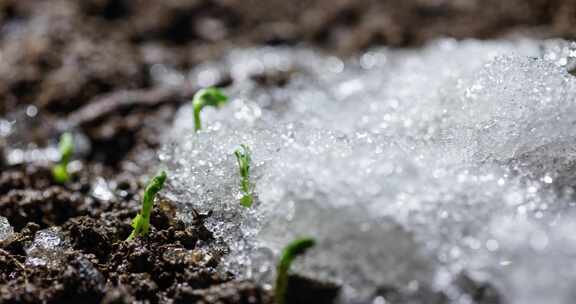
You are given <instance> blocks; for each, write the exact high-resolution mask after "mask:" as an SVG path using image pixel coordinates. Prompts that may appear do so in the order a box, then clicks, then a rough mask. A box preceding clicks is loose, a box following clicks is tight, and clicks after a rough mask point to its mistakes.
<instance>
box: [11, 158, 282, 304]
mask: <svg viewBox="0 0 576 304" xmlns="http://www.w3.org/2000/svg"><path fill="white" fill-rule="evenodd" d="M49 173H50V171H49V169H48V168H46V167H36V166H26V167H16V168H9V169H7V170H5V171H3V172H2V173H1V175H0V193H1V200H0V214H2V215H5V216H7V217H8V218H9V220H10V222H11V223H12V224H13V226H14V228H15V231H16V232H15V233H14V234H13V235H12V236H11V237H10V238H8V239H7V240H5V241H3V242H0V264H1V265H2V267H0V302H2V303H39V302H42V303H65V302H66V303H73V302H76V301H82V302H89V303H131V302H133V301H140V300H141V301H150V302H152V303H187V302H190V301H193V302H195V303H270V301H271V297H270V294H269V293H268V292H267V291H265V290H263V289H262V288H260V287H259V286H257V285H255V284H254V283H252V282H247V281H236V280H234V277H233V276H232V275H231V274H228V273H222V272H220V271H217V269H216V267H217V266H218V263H219V261H220V257H221V256H222V255H223V253H224V252H225V250H226V248H220V247H218V246H215V245H214V242H213V236H212V233H211V232H210V231H208V230H207V229H206V228H205V227H204V225H203V222H204V219H205V217H206V216H207V215H203V214H199V213H195V215H196V217H195V219H194V221H193V222H192V223H191V224H189V225H185V224H184V223H182V222H181V221H178V220H177V219H176V217H175V210H174V208H173V207H172V204H171V202H170V201H167V200H166V199H160V200H159V202H158V205H159V206H158V207H157V208H155V209H154V212H153V214H152V218H151V224H152V231H151V233H150V235H149V236H148V237H143V238H137V239H135V240H134V241H131V242H125V241H124V240H125V239H126V237H127V236H128V235H129V233H130V231H131V227H130V221H131V218H132V217H134V215H135V214H136V212H137V211H138V208H139V202H138V200H139V195H138V192H139V191H141V188H142V187H141V185H137V184H130V183H126V182H125V181H122V180H115V179H113V178H111V181H114V183H115V184H117V187H116V189H113V191H115V192H117V193H120V192H122V193H123V194H121V195H120V194H118V196H117V197H119V198H120V199H118V198H115V199H114V200H112V201H100V200H98V199H97V198H95V197H92V196H91V195H90V194H89V193H90V190H91V187H92V177H91V176H90V175H88V174H86V173H82V174H83V175H82V176H77V177H76V179H75V180H74V181H73V182H71V183H70V184H69V185H66V186H62V185H57V184H54V183H53V182H51V179H50V175H49ZM134 180H136V178H135V177H134ZM47 227H59V228H60V230H61V231H62V233H63V235H64V237H65V238H66V239H67V240H68V242H69V243H70V248H69V249H68V250H65V251H63V252H62V253H61V255H62V256H61V259H62V262H61V263H58V264H55V265H52V264H48V265H46V266H42V265H31V264H30V263H26V248H28V247H29V246H30V245H31V243H32V241H33V239H34V236H35V234H36V232H37V231H39V230H40V229H43V228H47Z"/></svg>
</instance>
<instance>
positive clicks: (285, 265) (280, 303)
mask: <svg viewBox="0 0 576 304" xmlns="http://www.w3.org/2000/svg"><path fill="white" fill-rule="evenodd" d="M315 244H316V241H315V240H314V239H312V238H301V239H297V240H294V241H292V242H291V243H290V244H288V246H286V247H285V248H284V250H283V251H282V255H281V256H280V261H279V262H278V265H277V266H276V272H277V273H276V285H275V287H274V299H275V300H276V304H284V303H286V288H287V287H288V271H289V270H290V265H292V262H293V261H294V259H296V257H298V256H299V255H302V254H304V253H305V252H306V251H307V250H308V249H310V248H311V247H313V246H314V245H315Z"/></svg>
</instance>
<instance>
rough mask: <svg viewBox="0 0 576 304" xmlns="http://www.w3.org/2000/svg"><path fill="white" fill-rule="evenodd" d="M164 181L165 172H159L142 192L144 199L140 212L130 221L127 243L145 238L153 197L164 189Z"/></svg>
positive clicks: (148, 226)
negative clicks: (130, 229) (130, 227)
mask: <svg viewBox="0 0 576 304" xmlns="http://www.w3.org/2000/svg"><path fill="white" fill-rule="evenodd" d="M165 181H166V172H165V171H161V172H160V173H159V174H158V175H156V176H155V177H154V178H153V179H152V180H151V181H150V183H149V184H148V186H147V187H146V190H144V197H143V198H142V210H141V211H140V213H138V214H137V215H136V217H134V219H133V220H132V228H134V229H133V230H132V233H131V234H130V236H128V238H127V239H126V240H127V241H130V240H133V239H134V238H135V237H137V236H146V235H148V231H149V230H150V214H151V213H152V206H153V205H154V197H156V194H158V192H160V190H162V187H164V182H165Z"/></svg>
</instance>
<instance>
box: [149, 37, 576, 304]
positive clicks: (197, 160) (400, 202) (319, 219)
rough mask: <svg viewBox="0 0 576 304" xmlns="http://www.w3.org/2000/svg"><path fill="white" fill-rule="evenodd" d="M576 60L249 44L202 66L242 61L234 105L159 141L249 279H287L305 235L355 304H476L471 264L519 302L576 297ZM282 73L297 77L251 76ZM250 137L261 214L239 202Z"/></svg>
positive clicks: (509, 51)
mask: <svg viewBox="0 0 576 304" xmlns="http://www.w3.org/2000/svg"><path fill="white" fill-rule="evenodd" d="M575 59H576V44H574V43H568V42H563V41H546V42H539V41H529V40H523V41H515V42H508V41H494V42H478V41H463V42H455V41H453V40H442V41H439V42H437V43H434V44H431V45H429V46H427V47H425V48H423V49H420V50H390V49H378V50H372V51H369V52H366V53H365V54H362V55H361V56H358V57H357V58H353V59H350V60H347V61H342V60H340V59H338V58H336V57H331V56H325V55H323V54H320V53H316V52H314V51H312V50H306V49H278V48H264V49H248V50H235V51H232V52H230V53H229V54H228V56H226V57H225V58H223V59H222V61H220V62H213V63H207V64H205V65H203V66H201V67H199V68H198V69H196V70H194V71H192V72H191V73H190V75H189V76H188V78H189V79H188V80H189V81H199V82H202V83H205V82H207V81H208V80H206V79H204V78H206V77H208V76H210V77H212V76H213V75H220V74H222V73H230V74H231V75H232V78H233V79H234V84H233V86H232V87H231V88H229V89H228V91H227V93H229V94H230V96H231V97H232V100H231V103H230V104H229V105H227V106H225V107H224V108H222V109H220V110H215V109H205V111H204V112H203V120H204V125H205V126H206V127H207V128H206V130H203V131H201V132H199V133H198V134H195V133H194V131H193V121H192V113H191V107H190V106H189V105H186V106H184V107H183V108H182V109H181V110H180V112H179V114H178V117H177V119H176V121H175V123H174V127H173V128H172V130H170V131H169V133H168V134H167V140H166V143H165V144H164V147H163V149H162V151H161V153H160V160H161V162H162V164H163V165H164V166H166V167H167V168H168V169H169V172H170V179H169V185H168V191H167V193H168V195H169V196H170V197H171V198H172V199H174V200H175V201H177V202H179V203H180V205H181V207H182V208H181V210H182V212H181V213H180V216H182V217H183V218H184V219H188V220H189V219H190V216H191V215H190V212H187V210H189V208H192V207H194V208H197V209H200V210H202V211H207V210H213V211H214V216H213V217H211V219H210V222H209V223H208V224H209V225H210V226H211V228H212V229H213V230H215V231H216V234H217V236H218V237H220V238H221V239H222V240H224V241H226V242H227V243H228V245H229V246H230V247H231V249H232V250H231V254H230V255H229V256H228V257H227V261H226V263H225V267H226V268H227V269H228V270H231V271H233V272H235V273H237V274H238V275H239V276H241V277H247V278H254V279H257V280H260V281H261V282H264V283H270V282H272V278H273V275H274V264H275V259H276V257H277V254H278V252H279V251H280V250H281V248H282V247H283V246H284V245H285V244H287V243H288V242H289V241H290V240H292V239H294V238H295V237H297V236H303V235H308V236H313V237H315V238H317V240H318V246H317V247H316V248H315V249H314V250H312V251H311V252H310V254H309V255H308V256H307V257H306V258H305V259H303V260H302V261H299V262H298V263H297V265H296V266H297V267H296V268H297V270H298V271H301V272H303V273H305V274H307V275H310V276H313V277H317V278H320V279H327V280H331V281H334V282H338V283H341V284H342V285H343V286H344V290H343V295H342V301H343V302H351V301H366V300H372V298H373V297H374V292H375V290H376V289H377V288H378V287H380V286H386V285H392V286H397V287H398V288H408V289H410V290H413V291H414V292H417V290H418V288H425V287H426V288H432V289H434V290H437V291H442V292H444V293H445V294H446V295H447V296H448V299H449V301H450V302H453V303H469V302H470V295H467V294H465V293H464V292H463V291H462V290H460V289H459V288H458V286H457V283H456V280H457V278H458V277H459V275H460V274H462V273H467V274H468V275H469V276H470V277H472V278H473V279H474V280H476V281H479V282H488V283H490V284H492V285H494V286H495V287H496V288H497V289H498V291H499V292H500V293H501V294H502V295H503V297H504V299H505V300H506V302H509V303H572V302H573V299H574V298H575V297H576V294H575V293H574V291H573V288H572V287H573V286H575V285H576V263H574V257H576V234H575V233H574V231H576V218H575V217H574V216H575V215H576V213H575V212H574V211H573V210H572V209H573V205H574V193H573V190H572V186H574V185H575V183H574V182H575V181H576V180H575V178H574V177H573V176H574V169H573V168H574V163H575V161H576V149H575V148H574V142H575V137H576V128H574V125H575V124H576V80H575V78H574V77H573V76H572V75H570V74H569V73H568V71H570V70H571V69H573V68H574V64H575V61H576V60H575ZM270 71H272V72H278V73H285V74H290V75H291V78H290V81H289V82H288V83H287V84H286V85H285V86H281V87H267V88H264V87H261V86H258V85H256V84H255V82H254V81H253V80H252V78H253V77H252V76H253V75H254V74H255V73H262V72H270ZM207 75H208V76H207ZM211 75H212V76H211ZM240 144H247V145H248V146H250V147H251V149H252V151H253V157H252V158H253V161H254V163H253V168H252V176H251V178H252V181H253V183H254V184H255V192H256V196H257V198H256V202H255V204H254V206H253V208H251V209H246V208H243V207H241V206H240V204H239V197H240V187H239V185H240V178H239V174H238V168H237V164H236V161H235V159H234V156H233V154H232V152H233V151H234V149H235V148H237V147H238V146H239V145H240ZM419 286H420V287H419ZM378 300H381V297H377V298H376V300H375V301H378Z"/></svg>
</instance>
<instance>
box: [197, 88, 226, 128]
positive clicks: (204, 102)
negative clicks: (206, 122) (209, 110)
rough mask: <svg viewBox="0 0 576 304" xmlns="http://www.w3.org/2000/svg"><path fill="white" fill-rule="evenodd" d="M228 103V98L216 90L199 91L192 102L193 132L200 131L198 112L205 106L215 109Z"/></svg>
mask: <svg viewBox="0 0 576 304" xmlns="http://www.w3.org/2000/svg"><path fill="white" fill-rule="evenodd" d="M226 101H228V96H226V95H224V93H223V92H222V91H221V90H220V89H218V88H205V89H201V90H199V91H198V92H196V94H194V98H193V100H192V106H193V110H194V131H198V130H200V129H202V121H201V120H200V112H202V109H203V108H204V107H205V106H212V107H215V108H219V107H221V106H222V105H223V104H225V103H226Z"/></svg>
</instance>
